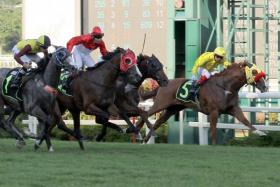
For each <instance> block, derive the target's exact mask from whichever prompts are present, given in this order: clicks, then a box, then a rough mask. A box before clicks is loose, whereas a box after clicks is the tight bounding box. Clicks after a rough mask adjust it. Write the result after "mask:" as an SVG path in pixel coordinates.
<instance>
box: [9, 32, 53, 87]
mask: <svg viewBox="0 0 280 187" xmlns="http://www.w3.org/2000/svg"><path fill="white" fill-rule="evenodd" d="M50 45H51V40H50V38H49V37H48V36H46V35H42V36H40V37H39V38H38V39H26V40H21V41H19V42H18V43H17V44H16V45H15V46H14V47H13V49H12V52H13V54H14V59H15V60H16V61H17V62H18V63H19V64H21V65H22V66H23V67H22V68H21V69H20V70H19V71H18V73H17V74H16V78H15V79H14V81H13V82H12V84H11V87H18V85H19V83H20V81H21V78H22V76H23V75H24V74H25V73H26V71H27V70H28V69H29V68H31V63H32V61H33V62H36V63H38V62H40V60H41V58H40V57H39V56H38V55H37V53H39V52H43V53H44V54H45V55H47V53H48V50H47V49H48V47H49V46H50Z"/></svg>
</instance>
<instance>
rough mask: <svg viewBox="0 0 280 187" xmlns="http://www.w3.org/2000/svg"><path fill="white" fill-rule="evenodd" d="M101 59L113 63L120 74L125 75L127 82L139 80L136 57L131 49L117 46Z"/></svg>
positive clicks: (134, 82) (139, 73) (140, 76)
mask: <svg viewBox="0 0 280 187" xmlns="http://www.w3.org/2000/svg"><path fill="white" fill-rule="evenodd" d="M103 59H104V60H107V61H109V62H111V63H113V64H115V65H116V66H117V68H118V69H119V71H120V72H121V74H123V75H125V77H126V79H127V82H128V83H130V84H136V83H138V82H139V81H141V78H142V74H141V72H140V71H139V69H138V66H137V61H136V57H135V54H134V52H133V51H132V50H130V49H127V50H125V49H123V48H120V47H117V48H116V49H115V50H114V51H113V52H109V53H108V54H107V55H106V56H104V57H103Z"/></svg>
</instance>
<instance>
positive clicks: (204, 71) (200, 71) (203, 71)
mask: <svg viewBox="0 0 280 187" xmlns="http://www.w3.org/2000/svg"><path fill="white" fill-rule="evenodd" d="M216 73H217V71H212V72H209V71H208V70H207V69H204V68H198V70H197V74H198V76H199V77H201V76H205V77H207V79H209V78H210V77H211V75H214V74H216Z"/></svg>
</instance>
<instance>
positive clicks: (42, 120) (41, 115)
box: [29, 106, 53, 152]
mask: <svg viewBox="0 0 280 187" xmlns="http://www.w3.org/2000/svg"><path fill="white" fill-rule="evenodd" d="M29 114H30V115H32V116H35V117H37V119H38V121H39V125H40V126H41V127H42V130H41V133H40V135H39V136H38V137H36V141H35V145H34V149H35V150H37V149H38V144H39V141H41V139H44V138H45V139H46V144H47V148H48V151H50V152H51V151H53V149H52V145H51V140H50V136H49V134H48V129H49V127H50V125H51V121H50V117H49V116H48V115H47V114H46V113H45V112H44V111H43V110H42V109H41V108H40V107H39V106H34V107H33V108H32V110H31V111H30V113H29Z"/></svg>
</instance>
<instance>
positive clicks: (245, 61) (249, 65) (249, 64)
mask: <svg viewBox="0 0 280 187" xmlns="http://www.w3.org/2000/svg"><path fill="white" fill-rule="evenodd" d="M244 63H246V65H247V66H248V67H249V68H251V67H252V66H253V64H251V63H249V62H248V61H247V60H244Z"/></svg>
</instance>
